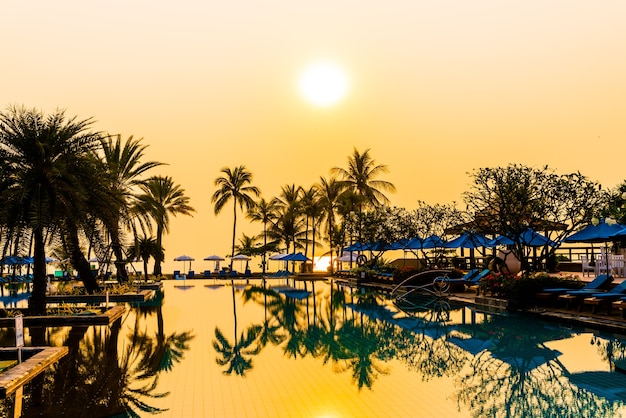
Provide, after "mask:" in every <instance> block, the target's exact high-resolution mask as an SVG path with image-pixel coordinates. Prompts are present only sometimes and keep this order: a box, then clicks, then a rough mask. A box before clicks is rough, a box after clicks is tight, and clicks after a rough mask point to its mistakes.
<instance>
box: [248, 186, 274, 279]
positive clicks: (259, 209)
mask: <svg viewBox="0 0 626 418" xmlns="http://www.w3.org/2000/svg"><path fill="white" fill-rule="evenodd" d="M277 211H278V200H276V199H272V200H270V201H269V202H268V201H266V200H265V199H264V198H261V199H260V200H259V201H258V202H256V203H255V204H254V206H252V207H251V208H250V209H249V210H248V218H249V219H250V220H252V221H255V222H262V223H263V261H262V263H261V264H262V270H263V273H262V274H265V268H266V267H267V260H266V255H267V224H273V223H274V222H275V221H276V219H277V218H278V215H277Z"/></svg>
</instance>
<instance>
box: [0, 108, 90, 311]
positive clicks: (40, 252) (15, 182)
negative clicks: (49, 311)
mask: <svg viewBox="0 0 626 418" xmlns="http://www.w3.org/2000/svg"><path fill="white" fill-rule="evenodd" d="M92 123H93V120H92V119H91V118H90V119H85V120H77V119H76V117H73V118H70V119H66V117H65V113H64V111H62V110H57V111H56V112H54V113H53V114H51V115H49V116H45V115H44V114H43V113H42V112H40V111H38V110H36V109H26V108H24V107H17V106H13V107H10V108H9V109H8V110H7V111H6V112H1V113H0V166H2V167H3V169H6V172H4V173H3V175H5V176H6V177H5V178H4V180H5V181H7V183H6V184H5V187H4V188H3V189H4V190H3V193H2V202H3V206H4V208H5V210H7V212H9V213H11V216H9V217H7V218H6V220H7V221H9V222H10V223H9V224H8V225H7V226H8V227H15V226H17V225H20V224H21V225H26V226H27V227H28V228H30V229H31V230H32V236H33V242H34V253H33V255H34V268H33V277H34V278H33V292H32V297H31V299H30V309H31V310H32V311H33V312H34V313H44V312H45V309H46V302H45V292H46V260H45V241H44V234H45V231H46V230H48V229H54V227H56V226H58V225H59V224H60V223H61V220H63V219H68V218H69V217H70V216H76V217H78V216H84V212H83V210H84V208H85V206H86V200H87V198H88V197H87V196H88V194H87V193H86V190H87V188H88V187H91V185H88V184H86V182H85V178H83V176H82V174H83V173H84V170H83V167H84V166H88V165H90V162H89V161H88V160H89V155H90V154H91V153H92V152H93V151H94V150H95V149H97V148H98V147H99V146H100V138H101V136H102V135H101V134H100V133H99V132H90V131H88V129H89V128H90V127H91V125H92ZM69 219H70V220H68V223H71V218H69ZM91 279H92V278H91V275H89V277H84V278H83V280H85V281H86V282H85V286H86V287H87V288H88V289H89V288H91V287H92V285H93V284H95V287H97V284H96V283H95V279H93V283H92V280H91Z"/></svg>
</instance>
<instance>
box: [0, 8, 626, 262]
mask: <svg viewBox="0 0 626 418" xmlns="http://www.w3.org/2000/svg"><path fill="white" fill-rule="evenodd" d="M98 4H99V6H98V5H95V4H93V2H83V1H63V0H60V1H55V2H47V1H31V2H5V3H4V4H3V5H2V13H1V14H0V37H1V38H0V39H2V63H1V65H0V99H1V101H2V103H0V105H2V106H7V105H9V104H24V105H25V106H27V107H36V108H39V109H41V110H43V111H45V112H49V111H52V110H54V109H55V108H57V107H60V108H65V109H67V113H68V115H78V116H79V117H80V118H88V117H91V116H93V117H94V118H95V119H96V120H97V124H96V128H97V129H99V130H104V131H108V132H110V133H120V134H122V135H123V136H124V137H128V136H130V135H134V136H135V137H143V138H144V139H145V141H146V143H148V144H150V148H149V150H148V156H149V158H151V159H156V160H160V161H163V162H167V163H169V166H167V167H164V168H161V169H159V170H158V172H155V174H157V173H158V174H164V175H171V176H173V177H174V179H175V180H176V181H177V182H178V183H180V184H182V186H183V187H184V188H185V189H186V191H187V194H188V195H189V196H190V197H191V203H192V205H193V206H194V207H195V208H196V210H197V213H196V215H195V216H194V217H193V218H189V219H185V218H180V219H174V221H173V223H172V225H171V233H170V235H169V236H167V237H165V239H164V245H165V247H166V258H167V263H166V265H165V268H164V271H166V272H167V271H169V270H171V269H173V268H176V267H178V266H179V265H177V264H175V263H173V261H171V259H172V258H174V257H175V256H177V255H181V254H183V253H187V254H189V255H192V256H194V257H196V259H198V260H200V259H202V258H203V257H205V256H208V255H210V254H213V253H217V254H220V255H225V254H227V253H229V246H230V233H231V232H230V231H231V226H232V223H231V222H232V219H231V215H230V210H226V211H225V212H224V213H223V214H222V215H220V216H219V217H215V216H214V215H213V208H212V205H211V203H210V196H211V195H212V193H213V191H214V186H213V180H214V179H215V178H216V177H217V176H218V175H219V170H220V168H222V167H224V166H229V167H234V166H236V165H240V164H243V165H246V166H247V167H248V168H249V169H250V170H251V171H252V172H253V173H254V180H255V184H256V185H257V186H258V187H260V189H261V190H262V192H263V195H264V197H266V198H271V197H272V196H275V195H276V194H278V193H279V191H280V187H281V186H282V185H284V184H287V183H289V184H291V183H295V184H296V185H302V186H306V187H309V186H310V185H312V184H313V183H314V182H316V181H318V179H319V177H320V176H321V175H323V176H327V175H328V170H329V169H330V168H331V167H334V166H345V161H346V158H347V156H348V155H349V154H350V153H351V152H352V149H353V148H354V147H355V146H356V147H357V149H359V150H361V151H363V150H365V149H367V148H371V154H372V156H373V157H374V158H375V160H376V161H377V162H378V163H382V164H387V165H388V166H389V168H390V169H391V173H390V174H389V175H388V176H387V177H386V178H385V179H386V180H389V181H391V182H393V183H394V184H395V185H396V187H397V189H398V191H397V193H396V194H395V195H392V196H390V198H391V200H392V202H393V204H395V205H397V206H402V207H405V208H407V209H413V208H414V207H415V206H416V204H415V202H416V201H417V200H418V199H419V200H425V201H426V202H428V203H449V202H451V201H461V194H462V192H463V191H464V190H466V189H467V186H468V184H469V181H470V179H469V177H468V175H467V174H466V173H467V172H469V171H471V170H472V169H474V168H479V167H486V166H502V165H506V164H508V163H511V162H516V163H521V164H526V165H531V166H542V165H545V164H548V165H549V166H551V167H552V168H554V169H556V170H557V171H558V172H561V173H566V172H572V171H577V170H578V171H581V172H582V173H583V174H585V175H587V176H588V177H589V178H591V179H592V180H596V181H599V182H600V183H602V184H603V186H604V187H614V186H616V185H617V184H619V183H620V182H622V181H623V180H624V179H625V178H626V175H624V174H622V166H623V164H622V161H623V159H624V155H626V153H625V151H626V149H625V148H626V147H625V146H624V138H625V137H626V118H625V117H624V116H623V112H624V109H625V108H626V106H625V101H626V77H624V74H626V55H625V54H624V50H626V26H624V24H623V22H624V21H625V19H626V3H624V2H621V1H600V2H589V1H573V0H567V1H565V0H563V1H548V2H546V1H526V2H511V1H480V0H477V1H471V2H470V1H461V0H457V1H451V0H450V1H437V2H434V1H415V0H413V1H408V0H407V1H401V0H398V1H394V2H385V3H383V2H360V1H359V2H357V1H352V0H345V1H341V2H336V1H317V2H294V1H274V2H246V1H231V2H202V1H184V0H183V1H179V2H162V1H150V2H148V1H134V2H126V1H124V2H123V1H109V2H104V3H98ZM320 59H323V60H328V61H332V62H334V63H336V64H337V65H339V66H341V67H342V68H343V69H344V71H345V72H346V73H347V74H348V77H349V79H350V83H351V90H350V93H349V95H348V97H347V98H346V99H345V100H344V101H343V102H342V103H341V104H339V105H337V106H334V107H330V108H324V109H320V108H316V107H314V106H311V105H310V104H308V103H307V102H306V101H304V100H303V99H302V97H301V96H300V95H299V93H298V88H297V82H298V75H299V74H300V73H301V72H302V71H304V69H305V68H306V67H307V65H310V64H311V63H314V62H316V61H317V60H320ZM240 225H241V228H239V232H241V231H245V232H246V233H248V234H249V235H250V234H255V233H257V232H259V231H260V228H261V227H260V225H252V226H250V225H247V221H242V222H240ZM194 267H196V270H203V269H204V268H209V267H210V264H209V263H205V262H199V263H198V262H197V263H196V264H195V265H194Z"/></svg>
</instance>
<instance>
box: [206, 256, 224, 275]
mask: <svg viewBox="0 0 626 418" xmlns="http://www.w3.org/2000/svg"><path fill="white" fill-rule="evenodd" d="M204 259H205V260H206V261H214V262H215V267H214V269H213V271H215V272H217V271H219V269H220V261H224V258H223V257H220V256H219V255H216V254H213V255H210V256H208V257H204Z"/></svg>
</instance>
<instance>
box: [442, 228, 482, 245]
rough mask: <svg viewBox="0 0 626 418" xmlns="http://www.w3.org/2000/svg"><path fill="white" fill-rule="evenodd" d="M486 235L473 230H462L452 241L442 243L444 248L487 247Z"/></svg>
mask: <svg viewBox="0 0 626 418" xmlns="http://www.w3.org/2000/svg"><path fill="white" fill-rule="evenodd" d="M488 241H489V240H487V237H485V236H484V235H482V234H476V233H473V232H464V233H463V234H461V235H459V236H458V237H457V238H455V239H453V240H452V241H448V242H446V243H444V244H443V247H444V248H469V249H474V248H478V247H487V246H488V245H487V243H488Z"/></svg>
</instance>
